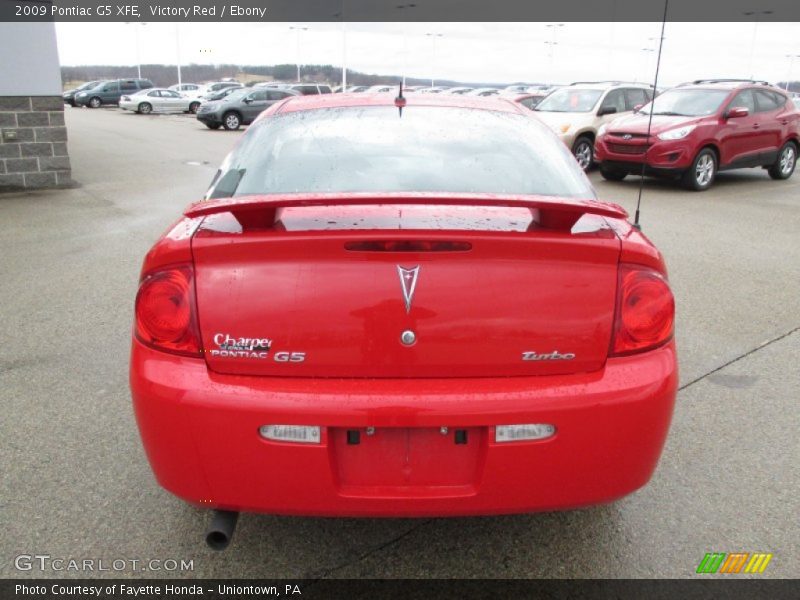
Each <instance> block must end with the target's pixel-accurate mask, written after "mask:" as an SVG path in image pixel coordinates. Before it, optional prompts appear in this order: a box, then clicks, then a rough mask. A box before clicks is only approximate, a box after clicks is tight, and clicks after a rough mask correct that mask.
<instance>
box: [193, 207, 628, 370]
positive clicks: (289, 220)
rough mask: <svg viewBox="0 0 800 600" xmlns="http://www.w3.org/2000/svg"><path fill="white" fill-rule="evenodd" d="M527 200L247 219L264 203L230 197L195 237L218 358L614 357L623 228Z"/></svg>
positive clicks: (474, 364)
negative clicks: (245, 204)
mask: <svg viewBox="0 0 800 600" xmlns="http://www.w3.org/2000/svg"><path fill="white" fill-rule="evenodd" d="M598 204H599V203H598ZM207 205H208V203H203V205H202V206H203V208H204V209H206V210H207ZM198 206H200V205H198ZM522 206H523V205H520V208H504V209H499V208H497V207H474V206H449V207H448V206H445V207H442V206H437V207H430V206H406V205H403V204H402V203H401V204H400V205H396V206H379V207H375V206H371V207H363V206H336V207H327V206H326V207H322V206H320V207H317V208H315V209H313V210H312V211H309V210H308V209H303V208H297V207H291V206H288V207H284V208H283V209H282V211H281V212H280V213H279V215H278V216H277V218H276V220H275V222H274V223H273V224H272V226H270V227H251V226H247V225H245V226H242V224H241V223H242V221H243V222H245V223H248V222H252V220H253V216H254V215H253V214H250V215H249V216H244V217H243V216H242V214H238V215H237V216H236V218H234V215H236V211H237V208H236V206H235V204H231V203H229V204H228V205H227V208H228V209H231V208H232V210H233V212H225V210H223V209H222V208H221V209H220V210H218V211H216V214H215V216H214V217H211V218H209V219H207V221H206V223H205V224H204V226H203V227H202V228H201V230H200V231H199V232H198V233H197V234H196V236H195V237H194V239H193V246H192V251H193V256H194V261H195V271H196V293H197V302H198V312H199V321H200V329H201V335H202V340H203V345H204V348H205V355H206V361H207V363H208V365H209V367H210V368H211V369H212V370H214V371H217V372H220V373H231V374H242V375H257V376H281V377H284V376H298V377H337V378H350V377H365V378H368V377H373V378H374V377H437V378H444V377H496V376H530V375H552V374H562V373H573V372H584V371H594V370H597V369H600V368H601V367H602V366H603V364H604V362H605V359H606V356H607V353H608V348H609V343H610V337H611V329H612V323H613V315H614V301H615V293H616V278H617V262H618V259H619V251H620V250H619V240H618V239H617V237H616V236H615V235H614V234H613V232H612V231H611V230H610V229H609V228H608V227H607V226H606V225H605V221H604V219H603V218H602V217H600V216H596V215H594V216H593V215H591V214H589V215H586V216H585V218H580V216H581V215H584V214H585V213H586V212H588V213H591V212H592V211H591V209H586V210H584V211H583V212H579V213H577V214H578V217H579V218H578V219H577V220H576V222H575V223H573V225H572V226H571V227H570V228H567V229H564V228H563V227H555V228H552V227H551V228H548V227H541V226H540V225H539V224H537V223H536V222H535V219H536V218H537V217H536V213H531V212H530V211H529V210H527V209H524V208H521V207H522ZM251 210H252V209H251V208H248V209H246V211H251ZM603 210H611V209H603ZM214 213H215V211H208V212H206V214H214ZM187 214H194V213H193V212H192V210H190V211H187ZM531 214H534V216H533V217H532V216H531ZM623 214H624V213H623ZM443 215H447V216H446V217H445V216H443ZM562 216H563V215H562ZM548 218H549V219H550V220H551V221H552V222H554V223H560V224H562V225H563V220H562V219H560V218H558V217H553V216H552V215H551V216H550V217H548ZM548 218H545V219H542V218H541V214H539V215H538V219H539V221H547V220H548ZM578 221H579V222H578ZM423 226H424V228H423ZM408 332H411V333H412V334H413V336H410V335H409V334H408ZM412 337H413V339H412Z"/></svg>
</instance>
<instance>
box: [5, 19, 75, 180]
mask: <svg viewBox="0 0 800 600" xmlns="http://www.w3.org/2000/svg"><path fill="white" fill-rule="evenodd" d="M0 57H2V60H0V191H10V190H20V189H22V190H26V189H37V188H48V187H62V186H67V185H71V184H72V183H73V182H72V178H71V169H70V163H69V154H68V151H67V128H66V127H65V125H64V103H63V101H62V98H61V92H62V89H61V67H60V64H59V60H58V47H57V45H56V30H55V25H54V24H53V23H0Z"/></svg>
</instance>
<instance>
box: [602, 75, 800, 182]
mask: <svg viewBox="0 0 800 600" xmlns="http://www.w3.org/2000/svg"><path fill="white" fill-rule="evenodd" d="M651 111H652V113H653V114H652V127H651V130H650V136H649V137H648V136H647V126H648V122H649V121H650V117H651V115H650V112H651ZM799 148H800V111H798V109H797V107H796V106H795V105H794V103H792V101H791V100H790V99H789V98H788V96H786V94H784V93H783V92H782V91H781V90H778V89H777V88H774V87H772V86H770V85H769V84H767V83H766V82H755V81H742V80H722V79H712V80H700V81H694V82H692V83H690V84H683V85H680V86H678V87H675V88H672V89H670V90H667V91H666V92H664V93H663V94H661V95H660V96H658V97H657V98H656V99H655V100H654V101H653V102H651V103H650V104H648V105H646V106H644V107H643V108H640V109H639V110H637V111H636V112H635V113H634V114H632V115H629V116H626V117H622V118H620V119H616V120H614V121H612V122H611V123H609V124H608V125H606V126H603V127H601V128H600V130H599V131H598V135H597V139H596V141H595V158H596V160H597V161H598V162H599V163H600V172H601V174H602V175H603V177H605V178H606V179H610V180H614V181H619V180H621V179H623V178H624V177H625V176H626V175H628V174H629V173H638V172H640V170H641V167H642V163H644V164H645V172H646V173H648V174H654V175H657V174H674V175H678V176H680V178H681V181H682V183H683V185H684V186H685V187H687V188H689V189H691V190H697V191H702V190H706V189H708V188H709V187H711V184H712V183H713V182H714V177H715V176H716V174H717V171H720V170H727V169H738V168H742V167H763V168H765V169H767V171H768V172H769V175H770V177H772V178H773V179H788V178H789V177H791V175H792V173H793V172H794V167H795V164H796V161H797V153H798V149H799Z"/></svg>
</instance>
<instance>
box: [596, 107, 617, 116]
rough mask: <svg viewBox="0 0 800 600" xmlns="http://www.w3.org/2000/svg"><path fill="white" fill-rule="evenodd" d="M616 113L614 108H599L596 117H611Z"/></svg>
mask: <svg viewBox="0 0 800 600" xmlns="http://www.w3.org/2000/svg"><path fill="white" fill-rule="evenodd" d="M616 112H617V107H616V106H601V107H600V110H598V111H597V116H598V117H602V116H603V115H613V114H614V113H616Z"/></svg>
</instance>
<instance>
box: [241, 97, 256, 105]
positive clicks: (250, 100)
mask: <svg viewBox="0 0 800 600" xmlns="http://www.w3.org/2000/svg"><path fill="white" fill-rule="evenodd" d="M252 101H253V99H252V98H250V97H249V96H248V97H247V98H245V99H244V100H242V102H244V103H245V104H250V103H251V102H252Z"/></svg>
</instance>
